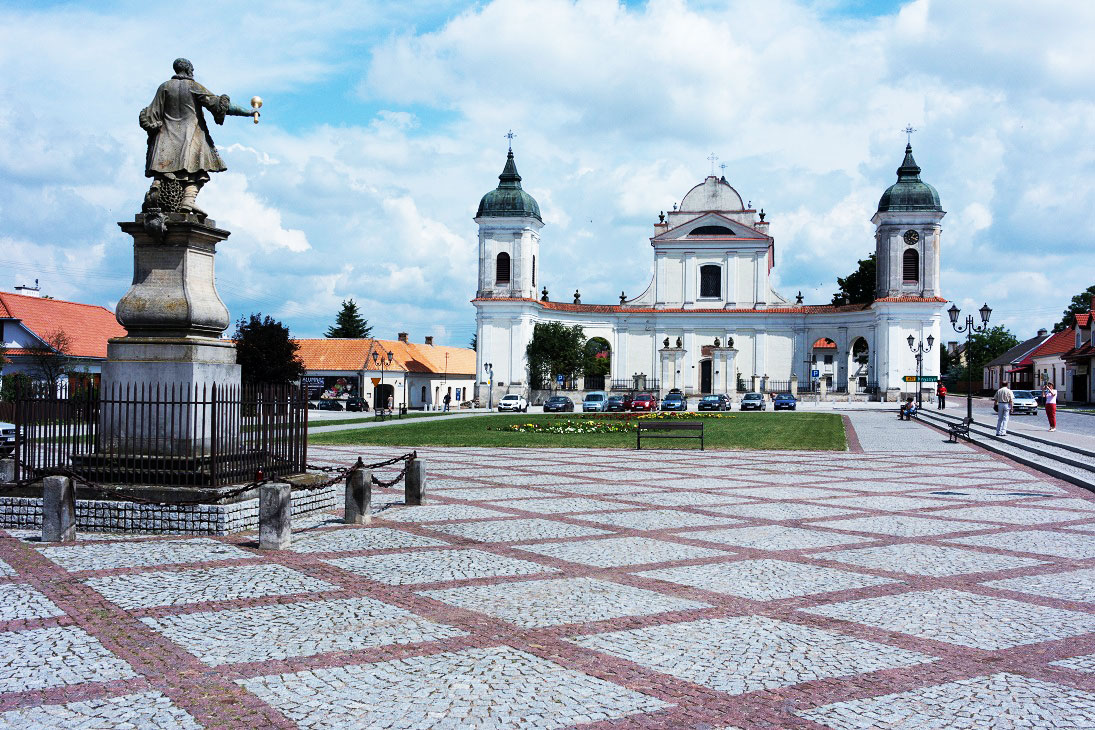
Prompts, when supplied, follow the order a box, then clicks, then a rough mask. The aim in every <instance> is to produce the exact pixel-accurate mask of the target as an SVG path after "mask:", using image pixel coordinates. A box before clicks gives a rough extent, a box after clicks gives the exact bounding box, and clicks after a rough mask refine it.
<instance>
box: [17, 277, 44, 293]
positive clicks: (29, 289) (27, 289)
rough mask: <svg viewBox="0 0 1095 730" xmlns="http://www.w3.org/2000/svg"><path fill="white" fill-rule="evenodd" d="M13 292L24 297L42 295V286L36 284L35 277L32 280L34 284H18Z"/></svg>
mask: <svg viewBox="0 0 1095 730" xmlns="http://www.w3.org/2000/svg"><path fill="white" fill-rule="evenodd" d="M15 293H16V294H22V295H23V296H25V297H41V296H42V287H40V286H38V280H37V279H35V280H34V286H27V285H26V284H21V285H20V286H17V287H15Z"/></svg>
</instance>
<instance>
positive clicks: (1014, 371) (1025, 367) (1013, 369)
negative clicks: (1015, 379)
mask: <svg viewBox="0 0 1095 730" xmlns="http://www.w3.org/2000/svg"><path fill="white" fill-rule="evenodd" d="M1032 367H1033V366H1031V365H1024V366H1023V367H1021V368H1012V369H1011V370H1005V371H1004V372H1007V373H1025V372H1027V371H1028V370H1030V369H1031V368H1032Z"/></svg>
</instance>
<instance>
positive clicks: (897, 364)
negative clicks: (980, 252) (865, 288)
mask: <svg viewBox="0 0 1095 730" xmlns="http://www.w3.org/2000/svg"><path fill="white" fill-rule="evenodd" d="M498 180H499V183H498V187H497V188H496V189H494V190H492V191H490V192H488V193H487V194H486V195H484V196H483V198H482V200H481V201H480V203H479V210H478V212H477V214H476V216H475V222H476V223H477V224H478V226H479V286H478V290H477V292H476V296H475V299H474V300H473V304H474V305H475V307H476V333H477V343H478V347H477V351H478V354H477V360H478V364H477V367H478V373H479V376H478V380H477V382H478V395H479V398H480V400H481V401H483V402H486V400H487V389H488V388H489V389H491V390H492V391H493V392H492V395H493V398H494V400H495V401H496V400H497V399H498V397H500V396H501V395H502V394H504V393H510V392H520V393H524V394H526V395H527V394H528V392H529V390H530V382H529V373H528V367H527V363H526V359H525V348H526V346H527V345H528V343H529V342H530V340H531V338H532V332H533V327H534V326H535V325H536V324H537V323H538V322H561V323H563V324H566V325H568V326H569V325H581V326H582V328H583V331H584V333H585V335H586V337H588V338H594V337H597V338H601V339H602V340H604V341H605V342H606V343H607V349H608V353H609V357H610V363H611V365H610V367H611V372H610V375H609V376H607V377H606V378H605V383H604V384H603V387H604V388H605V389H609V388H615V389H628V390H651V391H654V392H657V393H658V394H659V395H664V394H665V393H666V392H667V391H668V390H669V389H671V388H680V389H681V390H683V391H684V392H685V393H690V394H701V393H731V394H732V393H733V392H734V391H735V389H747V390H759V389H765V390H777V389H778V390H788V389H791V388H792V387H794V388H796V389H797V390H798V391H806V390H815V391H821V392H836V393H845V392H852V393H856V392H859V393H864V392H866V393H870V394H872V395H878V396H880V397H885V398H887V399H889V400H893V399H896V398H897V397H899V395H900V393H901V392H902V391H905V392H909V391H913V390H915V387H916V386H915V384H911V383H910V384H906V383H905V382H904V381H903V378H904V376H909V375H915V374H916V357H915V355H914V353H913V352H912V350H911V349H910V346H909V342H908V337H909V336H910V335H911V336H912V337H913V338H914V341H916V342H920V341H927V338H928V336H929V335H930V336H931V337H932V339H933V341H934V342H935V343H936V347H938V346H941V345H942V343H941V342H940V338H939V334H940V333H939V326H940V321H941V316H942V308H943V305H944V304H945V303H946V300H945V299H943V298H942V297H941V296H940V288H939V254H940V234H941V232H942V227H941V225H940V223H941V221H942V219H943V216H944V215H945V213H944V212H943V209H942V207H941V205H940V202H939V194H938V193H937V192H936V190H935V188H933V187H932V186H931V185H928V184H927V183H925V182H923V181H922V180H921V179H920V168H919V167H918V166H917V164H916V161H915V160H914V159H913V154H912V146H911V145H908V146H906V148H905V159H904V161H903V162H902V164H901V166H900V167H899V168H898V170H897V182H896V183H894V184H893V185H891V186H890V187H889V188H888V189H887V190H886V191H885V192H884V193H883V195H882V197H881V199H880V200H879V204H878V211H877V212H876V213H875V215H874V217H873V218H872V219H871V221H872V222H873V223H874V224H875V253H876V256H877V275H876V286H875V299H874V301H873V302H871V303H869V304H844V305H833V304H804V303H803V302H802V298H801V297H798V298H797V299H796V300H794V301H791V300H788V299H787V298H785V297H784V296H782V295H780V294H779V293H778V292H776V291H775V290H774V289H772V286H771V280H770V277H771V271H772V268H773V266H774V265H775V261H776V245H775V239H774V238H773V237H772V236H771V235H769V224H770V222H769V221H768V220H766V219H765V218H766V216H765V214H764V211H763V210H761V211H760V213H759V214H758V212H757V211H756V210H754V209H752V208H751V207H750V206H747V205H745V204H744V203H743V202H742V197H741V195H739V194H738V192H737V190H735V189H734V188H733V187H732V186H731V185H730V184H729V183H728V182H727V181H726V178H725V177H723V178H719V177H716V176H714V175H712V176H710V177H708V178H707V179H705V180H704V181H703V182H701V183H700V184H698V185H696V186H695V187H693V188H692V189H691V190H689V191H688V193H687V194H685V196H684V198H683V199H682V200H681V202H680V204H679V205H675V206H674V209H673V210H672V211H671V212H669V213H668V214H665V215H659V221H658V222H657V223H655V224H654V231H653V235H652V236H651V237H650V246H651V248H652V249H653V254H654V275H653V278H652V279H651V281H650V284H649V285H648V286H647V288H646V290H645V291H644V292H643V293H642V294H640V295H639V296H637V297H634V298H630V299H628V298H625V297H624V296H623V295H621V299H620V302H619V303H618V304H585V303H582V302H581V301H580V297H579V296H578V295H577V292H575V296H574V301H573V302H569V301H567V302H559V301H550V300H549V298H548V295H547V291H546V289H545V290H542V291H538V290H537V289H538V286H540V284H539V283H538V282H537V269H538V266H539V265H540V264H541V262H542V261H543V259H542V258H541V256H540V237H541V230H542V229H543V227H544V222H543V220H542V219H541V217H540V208H539V205H538V204H537V203H536V201H535V200H534V199H533V198H532V196H530V195H529V194H528V193H527V192H525V191H524V190H523V189H522V188H521V176H520V175H519V174H518V173H517V166H516V163H515V162H514V158H513V150H512V148H511V149H510V151H509V154H508V156H507V159H506V164H505V168H504V169H503V170H502V174H501V175H499V176H498ZM548 250H549V251H550V250H551V249H550V247H549V249H548ZM606 263H608V262H606ZM557 268H561V267H557ZM613 268H614V267H610V266H606V267H605V271H612V270H613ZM834 288H835V287H834ZM569 298H570V297H568V299H569ZM935 352H936V350H935V348H933V349H932V351H931V354H930V355H926V356H924V358H923V364H922V367H923V374H924V375H938V374H939V367H938V362H939V358H938V357H936V356H935ZM587 380H589V379H587ZM584 385H585V388H586V389H591V386H592V387H602V386H601V383H599V382H597V383H591V382H587V383H585V384H584ZM577 387H578V388H581V387H582V384H579V385H578V386H577Z"/></svg>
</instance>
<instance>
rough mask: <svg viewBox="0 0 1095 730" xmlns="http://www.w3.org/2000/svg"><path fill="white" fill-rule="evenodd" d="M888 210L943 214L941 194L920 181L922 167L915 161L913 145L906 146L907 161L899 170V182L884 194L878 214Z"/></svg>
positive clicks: (879, 203)
mask: <svg viewBox="0 0 1095 730" xmlns="http://www.w3.org/2000/svg"><path fill="white" fill-rule="evenodd" d="M887 210H898V211H910V210H932V211H938V212H940V213H942V212H943V207H942V205H940V203H939V192H938V191H937V190H936V189H935V188H933V187H932V186H931V185H928V184H927V183H926V182H924V181H923V180H921V179H920V167H919V166H918V165H917V164H916V160H914V159H913V154H912V145H911V144H910V145H906V146H905V160H904V162H902V163H901V167H899V168H897V182H895V183H894V184H893V185H891V186H890V188H889V189H888V190H887V191H886V192H884V193H882V198H881V199H880V200H879V201H878V212H879V213H882V212H884V211H887Z"/></svg>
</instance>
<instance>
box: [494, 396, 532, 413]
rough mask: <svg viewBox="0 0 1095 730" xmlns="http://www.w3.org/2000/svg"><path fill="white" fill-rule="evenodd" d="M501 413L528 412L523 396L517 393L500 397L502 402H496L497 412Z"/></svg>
mask: <svg viewBox="0 0 1095 730" xmlns="http://www.w3.org/2000/svg"><path fill="white" fill-rule="evenodd" d="M502 411H518V412H520V413H525V412H526V411H528V401H527V400H525V397H524V396H523V395H518V394H517V393H508V394H506V395H504V396H502V400H500V401H498V412H499V413H501V412H502Z"/></svg>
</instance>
